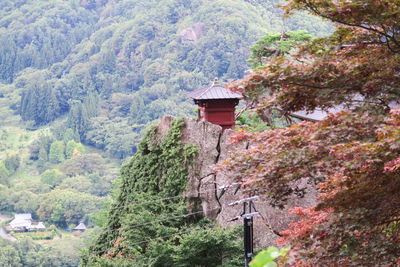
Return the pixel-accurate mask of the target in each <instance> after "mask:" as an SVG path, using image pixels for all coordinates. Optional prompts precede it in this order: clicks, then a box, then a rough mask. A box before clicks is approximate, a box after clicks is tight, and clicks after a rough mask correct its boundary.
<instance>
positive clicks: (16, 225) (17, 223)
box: [9, 213, 32, 230]
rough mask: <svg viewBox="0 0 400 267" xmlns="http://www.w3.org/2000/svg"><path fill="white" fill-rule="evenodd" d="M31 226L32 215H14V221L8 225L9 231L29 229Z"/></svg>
mask: <svg viewBox="0 0 400 267" xmlns="http://www.w3.org/2000/svg"><path fill="white" fill-rule="evenodd" d="M31 225H32V215H31V214H30V213H21V214H15V217H14V220H12V221H11V222H10V224H9V226H10V228H11V230H23V229H29V228H30V227H31Z"/></svg>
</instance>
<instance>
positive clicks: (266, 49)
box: [249, 30, 313, 69]
mask: <svg viewBox="0 0 400 267" xmlns="http://www.w3.org/2000/svg"><path fill="white" fill-rule="evenodd" d="M312 38H313V36H312V35H311V34H309V33H308V32H307V31H304V30H302V31H294V32H292V31H289V32H286V33H282V34H279V33H269V34H267V35H265V36H264V38H263V39H261V40H259V41H257V42H256V44H255V45H254V46H252V47H251V48H250V51H251V55H250V58H249V63H250V64H251V65H252V67H253V68H255V69H257V68H262V67H263V66H264V65H265V64H266V63H267V62H268V61H269V60H271V59H272V58H274V57H278V56H282V55H285V54H287V53H289V51H290V50H292V49H293V48H294V47H295V46H296V45H298V44H301V43H305V42H307V41H310V40H311V39H312Z"/></svg>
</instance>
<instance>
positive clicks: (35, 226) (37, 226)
mask: <svg viewBox="0 0 400 267" xmlns="http://www.w3.org/2000/svg"><path fill="white" fill-rule="evenodd" d="M27 229H28V230H29V231H42V230H46V226H45V225H44V223H43V222H38V223H37V224H33V223H32V224H31V225H30V226H29V227H28V228H27Z"/></svg>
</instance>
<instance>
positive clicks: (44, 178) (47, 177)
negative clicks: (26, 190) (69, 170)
mask: <svg viewBox="0 0 400 267" xmlns="http://www.w3.org/2000/svg"><path fill="white" fill-rule="evenodd" d="M64 178H65V175H64V174H63V173H62V172H61V171H59V170H57V169H52V170H46V171H45V172H44V173H42V175H41V178H40V181H41V182H42V183H44V184H48V185H50V186H52V187H53V188H54V187H55V186H57V185H59V184H60V183H61V182H62V181H63V180H64Z"/></svg>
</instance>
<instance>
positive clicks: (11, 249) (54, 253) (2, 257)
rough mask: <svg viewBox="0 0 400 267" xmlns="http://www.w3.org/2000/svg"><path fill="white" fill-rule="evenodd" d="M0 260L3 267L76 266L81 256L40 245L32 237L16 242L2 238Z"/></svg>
mask: <svg viewBox="0 0 400 267" xmlns="http://www.w3.org/2000/svg"><path fill="white" fill-rule="evenodd" d="M0 262H1V266H2V267H3V266H4V267H37V266H46V267H59V266H65V267H76V266H78V264H79V258H77V257H71V256H69V255H67V254H66V253H64V252H62V251H59V250H56V249H53V248H47V247H43V246H40V245H38V244H36V243H34V242H33V241H32V239H21V240H19V241H18V242H15V243H12V242H9V241H6V240H4V239H0Z"/></svg>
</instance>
